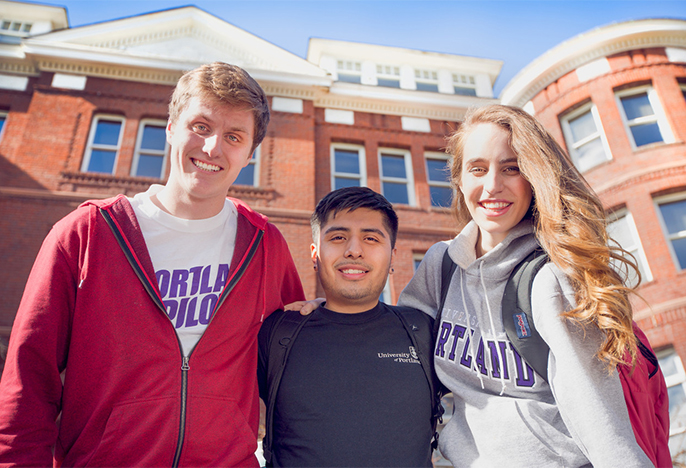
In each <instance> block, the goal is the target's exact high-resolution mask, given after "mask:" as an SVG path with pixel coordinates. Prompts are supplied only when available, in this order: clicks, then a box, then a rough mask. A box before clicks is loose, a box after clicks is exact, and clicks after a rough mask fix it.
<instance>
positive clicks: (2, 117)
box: [0, 111, 7, 140]
mask: <svg viewBox="0 0 686 468" xmlns="http://www.w3.org/2000/svg"><path fill="white" fill-rule="evenodd" d="M5 122H7V112H3V111H0V140H2V135H3V133H4V130H5Z"/></svg>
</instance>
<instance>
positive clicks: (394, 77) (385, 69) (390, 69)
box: [376, 65, 400, 88]
mask: <svg viewBox="0 0 686 468" xmlns="http://www.w3.org/2000/svg"><path fill="white" fill-rule="evenodd" d="M376 80H377V84H378V85H379V86H385V87H386V88H400V67H394V66H391V65H377V66H376Z"/></svg>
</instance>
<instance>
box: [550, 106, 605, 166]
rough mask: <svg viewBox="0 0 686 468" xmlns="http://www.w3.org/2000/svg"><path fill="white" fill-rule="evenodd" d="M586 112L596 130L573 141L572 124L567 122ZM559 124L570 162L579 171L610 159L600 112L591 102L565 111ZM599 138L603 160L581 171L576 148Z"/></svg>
mask: <svg viewBox="0 0 686 468" xmlns="http://www.w3.org/2000/svg"><path fill="white" fill-rule="evenodd" d="M587 112H590V113H591V117H592V118H593V123H594V124H595V127H596V131H595V133H594V134H593V135H591V136H587V137H585V138H582V139H581V140H579V141H576V142H575V141H574V135H573V133H572V126H571V125H570V124H569V122H570V121H571V120H574V119H577V118H579V117H581V116H582V115H584V114H586V113H587ZM560 126H561V127H562V133H563V135H564V138H565V144H566V145H567V152H568V153H569V156H570V157H571V158H572V162H573V163H574V166H575V167H576V168H577V169H578V170H579V172H586V171H590V170H591V169H593V168H595V167H598V166H600V165H601V164H603V163H605V162H607V161H612V159H613V157H612V150H611V149H610V145H609V144H608V142H607V137H606V135H605V129H604V128H603V123H602V122H601V120H600V114H599V113H598V108H597V106H596V105H595V103H593V102H589V103H587V104H585V105H583V106H581V107H579V108H578V109H574V110H572V111H570V112H567V113H565V114H563V115H562V116H560ZM598 138H600V142H601V144H602V146H603V151H604V154H605V160H603V161H599V162H598V163H596V164H594V165H592V166H590V167H588V168H585V169H584V170H583V171H582V170H581V167H580V166H579V164H578V161H579V157H578V153H577V151H578V149H579V148H581V147H582V146H584V145H586V144H588V143H590V142H592V141H594V140H596V139H598Z"/></svg>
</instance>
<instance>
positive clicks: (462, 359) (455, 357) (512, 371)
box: [434, 321, 535, 388]
mask: <svg viewBox="0 0 686 468" xmlns="http://www.w3.org/2000/svg"><path fill="white" fill-rule="evenodd" d="M473 336H474V329H473V328H470V329H469V332H467V326H465V325H461V324H458V323H451V322H449V321H442V322H441V328H440V331H439V333H438V338H437V339H436V348H435V353H434V354H435V356H436V357H437V358H439V359H447V360H449V361H453V362H457V363H458V364H459V365H461V366H463V367H466V368H467V369H473V370H475V371H476V372H479V373H480V374H481V375H483V376H485V377H490V378H493V379H497V380H500V379H501V378H503V379H505V380H510V379H511V376H513V377H514V383H515V385H516V386H517V387H528V388H531V387H533V386H534V384H535V373H534V370H533V368H532V367H531V366H530V365H529V364H527V363H526V361H525V360H524V359H522V357H521V356H520V355H519V353H518V352H517V351H516V350H515V348H514V346H512V343H510V342H509V341H508V340H498V341H495V340H488V341H485V342H484V340H483V338H479V342H478V343H474V344H472V343H471V341H472V339H473ZM510 366H512V368H511V367H510Z"/></svg>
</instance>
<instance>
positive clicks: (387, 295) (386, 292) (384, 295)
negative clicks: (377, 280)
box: [381, 275, 393, 305]
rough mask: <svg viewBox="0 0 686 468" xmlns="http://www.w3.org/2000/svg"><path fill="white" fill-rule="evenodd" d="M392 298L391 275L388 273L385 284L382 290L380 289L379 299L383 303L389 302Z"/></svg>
mask: <svg viewBox="0 0 686 468" xmlns="http://www.w3.org/2000/svg"><path fill="white" fill-rule="evenodd" d="M392 300H393V297H392V295H391V275H388V276H387V277H386V285H385V286H384V287H383V291H381V301H382V302H383V303H384V304H389V305H392V304H391V301H392Z"/></svg>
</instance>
